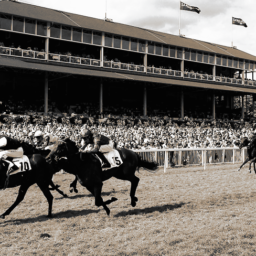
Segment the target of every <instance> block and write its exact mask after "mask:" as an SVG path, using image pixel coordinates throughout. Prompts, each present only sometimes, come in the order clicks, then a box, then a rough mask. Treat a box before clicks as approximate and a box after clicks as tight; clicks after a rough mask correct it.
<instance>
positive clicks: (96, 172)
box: [50, 139, 157, 214]
mask: <svg viewBox="0 0 256 256" xmlns="http://www.w3.org/2000/svg"><path fill="white" fill-rule="evenodd" d="M118 151H119V153H120V156H121V158H122V160H123V164H122V165H121V166H119V167H116V168H112V169H109V170H107V171H102V169H101V164H100V161H99V159H98V158H97V157H96V156H95V155H94V154H91V153H78V148H77V147H76V145H75V143H74V142H72V141H71V140H70V139H66V140H65V142H61V143H59V144H58V145H57V146H56V149H55V150H53V151H52V152H51V153H50V155H55V156H57V157H58V158H59V160H58V165H59V168H60V169H64V170H65V171H66V172H68V173H71V174H74V175H76V177H77V179H78V181H79V183H80V184H81V185H82V186H84V187H86V188H87V189H88V190H89V191H90V192H91V193H92V194H93V195H94V197H95V205H96V206H98V207H99V206H103V207H104V209H105V211H106V212H107V214H109V213H110V210H109V208H108V207H107V206H106V205H107V204H109V203H111V202H113V201H116V200H117V199H116V198H112V199H111V200H108V201H107V202H104V201H103V200H102V197H101V190H102V186H103V181H105V180H108V179H110V178H111V177H115V178H117V179H121V180H128V181H130V182H131V191H130V197H131V205H132V206H133V207H135V206H136V202H137V201H138V199H137V197H135V192H136V189H137V186H138V183H139V178H138V177H136V176H135V172H136V169H138V168H140V167H145V168H147V169H149V170H156V169H157V164H156V163H154V162H148V161H144V160H142V159H141V158H140V156H139V155H138V154H136V153H135V152H133V151H131V150H128V149H119V150H118Z"/></svg>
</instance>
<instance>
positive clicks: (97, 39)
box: [93, 32, 121, 48]
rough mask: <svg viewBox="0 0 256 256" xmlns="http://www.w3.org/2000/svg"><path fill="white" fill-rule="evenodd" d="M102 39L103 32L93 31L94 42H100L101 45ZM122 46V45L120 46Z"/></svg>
mask: <svg viewBox="0 0 256 256" xmlns="http://www.w3.org/2000/svg"><path fill="white" fill-rule="evenodd" d="M101 41H102V36H101V33H99V32H93V44H98V45H101V43H102V42H101ZM119 41H121V38H120V39H119ZM118 48H120V47H118Z"/></svg>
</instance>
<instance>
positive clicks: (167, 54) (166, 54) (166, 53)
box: [163, 46, 169, 56]
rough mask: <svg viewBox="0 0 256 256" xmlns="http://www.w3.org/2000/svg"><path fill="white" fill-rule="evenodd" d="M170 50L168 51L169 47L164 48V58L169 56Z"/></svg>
mask: <svg viewBox="0 0 256 256" xmlns="http://www.w3.org/2000/svg"><path fill="white" fill-rule="evenodd" d="M168 50H169V49H168V47H167V46H163V55H164V56H169V53H168V52H169V51H168Z"/></svg>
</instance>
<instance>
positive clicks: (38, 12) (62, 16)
mask: <svg viewBox="0 0 256 256" xmlns="http://www.w3.org/2000/svg"><path fill="white" fill-rule="evenodd" d="M0 12H1V13H6V14H12V15H17V16H22V17H27V18H32V19H37V20H44V21H49V22H54V23H59V24H63V25H69V26H73V27H82V28H87V29H92V30H97V31H102V32H106V33H112V34H117V35H122V36H127V37H133V38H138V39H142V40H148V41H153V42H158V43H164V44H168V45H173V46H178V47H185V48H190V49H194V50H199V51H205V52H209V53H213V54H222V55H227V56H230V57H236V58H242V59H247V60H251V61H256V56H254V55H251V54H249V53H246V52H244V51H241V50H238V49H234V48H232V47H228V46H222V45H218V44H214V43H209V42H204V41H200V40H195V39H192V38H184V37H180V36H175V35H171V34H167V33H163V32H158V31H153V30H150V29H144V28H138V27H134V26H130V25H125V24H120V23H115V22H106V21H104V20H101V19H96V18H91V17H86V16H82V15H78V14H73V13H68V12H64V11H58V10H53V9H49V8H45V7H39V6H35V5H31V4H25V3H21V2H12V1H0Z"/></svg>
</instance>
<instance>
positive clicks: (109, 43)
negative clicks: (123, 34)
mask: <svg viewBox="0 0 256 256" xmlns="http://www.w3.org/2000/svg"><path fill="white" fill-rule="evenodd" d="M105 46H108V47H112V35H111V34H105Z"/></svg>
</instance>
